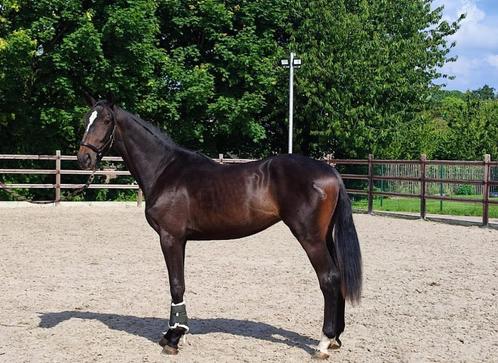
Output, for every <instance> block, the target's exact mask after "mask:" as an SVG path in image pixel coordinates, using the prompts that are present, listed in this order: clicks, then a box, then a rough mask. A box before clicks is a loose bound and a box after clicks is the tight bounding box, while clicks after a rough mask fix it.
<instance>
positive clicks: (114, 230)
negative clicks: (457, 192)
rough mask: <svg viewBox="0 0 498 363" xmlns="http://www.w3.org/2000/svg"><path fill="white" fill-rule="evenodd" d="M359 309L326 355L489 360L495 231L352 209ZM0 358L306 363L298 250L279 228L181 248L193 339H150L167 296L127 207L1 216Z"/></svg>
mask: <svg viewBox="0 0 498 363" xmlns="http://www.w3.org/2000/svg"><path fill="white" fill-rule="evenodd" d="M355 220H356V223H357V228H358V231H359V235H360V239H361V242H362V251H363V256H364V270H365V281H364V294H363V301H362V303H361V305H359V306H356V307H351V306H347V307H346V314H347V316H346V318H347V321H346V324H347V325H346V331H345V333H344V335H343V336H342V340H343V343H344V345H343V348H342V349H341V350H340V351H338V352H335V353H334V354H333V355H332V357H331V358H330V359H329V361H331V362H332V361H333V362H335V361H337V362H338V361H346V362H492V361H495V362H496V361H498V358H497V357H498V355H497V352H498V325H497V322H498V303H497V301H498V298H497V296H496V294H497V289H498V231H497V230H491V229H482V228H478V227H459V226H449V225H444V224H436V223H431V222H422V221H407V220H399V219H391V218H386V217H372V216H367V215H355ZM0 221H1V227H0V288H1V291H0V307H1V308H0V361H1V362H263V361H267V362H303V361H309V360H310V353H311V352H312V347H313V346H315V345H316V344H317V339H318V338H319V334H320V328H321V324H322V304H323V303H322V297H321V293H320V290H319V288H318V283H317V279H316V277H315V275H314V272H313V271H312V268H311V265H310V264H309V262H308V261H307V259H306V256H305V254H304V251H303V250H302V249H301V248H300V247H299V245H298V243H297V241H295V240H294V238H293V237H292V236H291V234H290V232H289V231H288V230H287V228H286V227H285V226H284V225H282V224H278V225H276V226H274V227H272V228H270V229H269V230H267V231H264V232H262V233H260V234H258V235H255V236H251V237H248V238H245V239H242V240H238V241H213V242H189V244H188V246H187V272H186V278H187V293H186V301H187V307H188V311H189V315H190V317H191V330H192V332H193V334H192V335H190V337H189V338H190V344H189V345H188V346H186V347H185V348H183V349H182V351H181V352H180V354H179V355H178V356H176V357H170V356H164V355H161V354H160V352H161V349H160V347H159V345H157V343H156V342H157V341H158V339H159V337H160V332H161V331H162V330H164V329H165V328H166V326H167V317H168V314H169V302H170V298H169V292H168V291H169V290H168V284H167V278H166V270H165V267H164V262H163V258H162V256H161V252H160V248H159V242H158V238H157V236H156V235H155V233H154V232H153V231H152V230H151V229H150V228H149V227H148V225H147V224H146V222H145V219H144V217H143V210H140V209H138V208H136V207H124V206H117V207H116V206H115V207H60V208H53V207H50V208H0Z"/></svg>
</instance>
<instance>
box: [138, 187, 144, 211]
mask: <svg viewBox="0 0 498 363" xmlns="http://www.w3.org/2000/svg"><path fill="white" fill-rule="evenodd" d="M143 200H144V193H143V192H142V189H140V188H138V191H137V207H141V206H142V202H143Z"/></svg>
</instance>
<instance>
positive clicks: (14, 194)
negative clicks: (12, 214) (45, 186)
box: [0, 169, 97, 204]
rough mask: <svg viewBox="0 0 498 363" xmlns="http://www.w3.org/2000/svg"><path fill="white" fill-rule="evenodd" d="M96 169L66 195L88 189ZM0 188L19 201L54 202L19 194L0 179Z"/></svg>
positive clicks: (72, 195) (34, 202)
mask: <svg viewBox="0 0 498 363" xmlns="http://www.w3.org/2000/svg"><path fill="white" fill-rule="evenodd" d="M96 171H97V170H96V169H93V170H92V174H90V176H89V177H88V180H87V181H86V183H85V185H83V186H82V187H80V188H78V189H76V190H74V191H72V192H71V193H69V194H68V195H67V196H68V197H74V196H76V195H78V194H80V193H81V192H83V191H84V190H86V189H88V187H89V186H90V184H92V182H93V179H94V178H95V172H96ZM0 188H1V189H3V190H5V192H7V193H9V194H10V195H12V196H13V197H14V198H15V199H16V200H17V201H19V202H28V203H31V204H52V203H55V202H56V200H55V199H54V200H33V199H29V198H26V197H24V196H22V195H21V194H19V193H18V192H16V191H15V190H12V189H10V188H9V187H8V186H7V185H5V184H4V183H3V182H1V181H0Z"/></svg>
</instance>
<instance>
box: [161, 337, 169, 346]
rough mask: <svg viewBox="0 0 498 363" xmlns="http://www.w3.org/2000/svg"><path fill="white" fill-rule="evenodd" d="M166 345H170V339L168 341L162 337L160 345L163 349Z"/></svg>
mask: <svg viewBox="0 0 498 363" xmlns="http://www.w3.org/2000/svg"><path fill="white" fill-rule="evenodd" d="M166 344H168V339H166V338H165V337H162V338H161V340H160V341H159V345H160V346H161V347H164V346H165V345H166Z"/></svg>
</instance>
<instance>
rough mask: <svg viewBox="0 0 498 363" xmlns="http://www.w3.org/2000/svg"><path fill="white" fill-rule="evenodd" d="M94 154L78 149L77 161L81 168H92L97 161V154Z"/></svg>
mask: <svg viewBox="0 0 498 363" xmlns="http://www.w3.org/2000/svg"><path fill="white" fill-rule="evenodd" d="M94 154H95V153H94V152H85V151H82V150H81V149H80V151H79V152H78V163H79V164H80V168H81V169H84V170H90V169H93V167H94V166H95V163H96V162H97V156H96V155H94Z"/></svg>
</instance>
